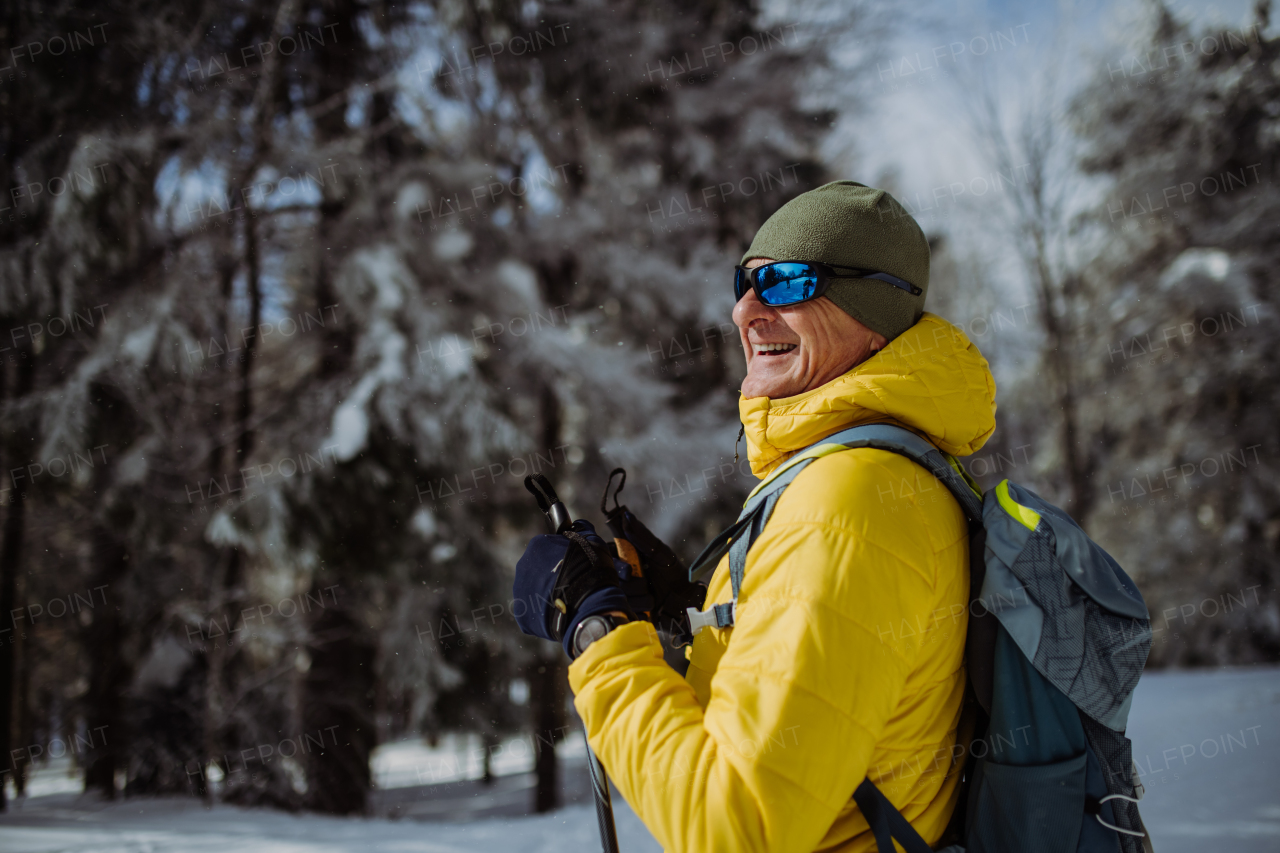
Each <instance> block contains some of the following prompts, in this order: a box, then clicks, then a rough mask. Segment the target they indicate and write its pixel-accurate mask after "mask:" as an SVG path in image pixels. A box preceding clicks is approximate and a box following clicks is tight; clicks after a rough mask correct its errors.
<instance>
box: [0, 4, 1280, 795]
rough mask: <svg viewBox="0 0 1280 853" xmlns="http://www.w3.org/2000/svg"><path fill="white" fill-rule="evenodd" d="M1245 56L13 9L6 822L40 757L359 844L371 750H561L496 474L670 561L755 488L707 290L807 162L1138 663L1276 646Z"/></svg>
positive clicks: (547, 659)
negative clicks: (878, 222)
mask: <svg viewBox="0 0 1280 853" xmlns="http://www.w3.org/2000/svg"><path fill="white" fill-rule="evenodd" d="M959 8H960V7H956V9H957V10H958V9H959ZM1064 10H1065V11H1064ZM944 33H945V35H944ZM956 33H961V34H962V35H959V36H957V35H956ZM1278 44H1280V43H1278V42H1277V39H1276V36H1275V30H1274V27H1273V26H1272V24H1271V20H1270V6H1269V4H1267V3H1260V4H1258V5H1257V6H1256V7H1254V8H1252V9H1247V10H1241V12H1240V20H1239V21H1237V22H1234V23H1232V24H1230V25H1227V24H1224V23H1222V22H1221V21H1217V20H1210V19H1207V18H1204V17H1202V16H1198V15H1197V14H1196V13H1195V11H1194V10H1187V9H1183V8H1178V9H1174V8H1171V7H1168V6H1165V5H1162V4H1160V3H1143V4H1139V5H1135V6H1132V7H1130V6H1125V5H1121V6H1119V7H1108V8H1106V9H1092V10H1089V9H1068V8H1067V7H1063V8H1061V9H1058V10H1057V11H1053V12H1044V11H1036V12H1028V13H1020V12H1018V11H1017V10H1016V9H1008V8H1005V7H1000V8H998V9H997V8H993V9H982V10H977V11H974V10H968V12H966V13H965V15H961V14H960V12H959V11H956V10H951V11H949V12H947V13H945V14H944V13H937V12H916V13H905V12H890V11H886V9H885V8H883V7H880V6H877V5H874V4H870V3H852V4H850V3H836V2H814V3H791V4H757V3H751V2H740V1H739V0H692V2H674V0H657V2H639V0H635V2H625V0H620V1H619V2H611V3H609V4H601V3H593V2H586V0H572V2H555V3H539V2H535V1H534V0H528V2H520V3H516V2H507V0H492V1H491V2H485V3H461V2H445V1H442V2H423V3H408V4H390V3H382V2H376V1H375V0H282V2H279V3H274V2H273V3H245V2H235V0H179V2H164V3H159V2H150V0H141V2H131V3H123V2H88V0H61V1H60V2H52V3H37V2H29V0H17V2H12V3H9V4H7V5H6V8H5V11H4V12H3V17H2V19H0V45H3V46H4V52H3V54H0V64H3V65H5V67H2V68H0V155H2V156H0V188H2V189H3V195H0V359H3V363H2V364H0V470H3V471H4V477H3V482H0V525H2V526H0V621H2V623H3V624H0V755H2V756H4V759H3V760H2V761H3V763H4V764H5V765H6V766H5V769H4V773H5V778H6V783H7V786H8V789H9V791H10V792H12V791H15V790H16V791H21V790H22V786H23V784H24V780H25V779H26V778H27V776H28V774H29V772H30V770H31V764H32V762H36V763H38V762H39V761H42V760H44V758H46V757H47V756H46V755H42V753H43V752H44V751H43V750H40V751H37V750H34V749H32V748H31V747H32V746H38V745H42V744H43V745H48V744H51V743H54V742H59V743H62V744H70V745H72V751H73V752H74V757H75V760H76V762H77V763H78V764H79V765H80V766H81V767H82V768H83V774H84V784H85V786H86V788H87V789H89V790H91V791H98V792H101V793H102V794H103V795H106V796H117V795H121V794H159V793H168V794H189V795H192V796H203V797H206V798H213V797H217V798H220V799H223V800H226V801H229V802H236V803H246V804H269V805H275V806H279V807H282V808H288V809H299V808H307V809H314V810H320V811H327V812H332V813H340V814H348V813H360V812H362V811H364V810H365V808H366V805H367V801H368V794H369V790H370V784H371V778H370V770H369V757H370V753H371V751H372V750H373V749H374V748H375V746H376V745H377V744H379V743H385V742H388V741H392V740H395V739H399V738H404V737H417V736H421V737H424V738H426V739H427V740H428V741H429V742H434V741H436V740H437V739H438V738H439V737H440V736H441V735H442V734H443V733H446V732H468V733H472V734H478V735H479V736H480V737H481V738H482V739H483V740H484V741H485V742H486V743H498V742H499V740H500V739H501V738H502V737H504V736H506V735H508V734H510V733H512V732H525V733H530V734H531V735H532V737H533V742H535V743H551V742H554V741H556V740H559V739H561V738H563V737H564V736H565V733H566V732H567V731H568V729H569V727H571V725H572V723H571V712H570V708H569V705H568V703H567V696H566V686H565V677H564V663H565V662H564V660H563V654H562V653H561V652H560V650H559V649H558V648H556V647H554V646H552V645H550V644H543V643H541V642H540V641H536V640H531V639H529V638H526V637H523V636H522V635H520V634H519V633H518V632H517V631H516V629H515V624H514V620H513V619H512V618H511V614H510V595H509V590H510V584H511V575H512V568H513V566H514V563H515V560H516V558H517V557H518V555H519V554H520V552H521V550H522V548H523V545H524V542H525V541H526V540H527V539H528V537H529V536H531V535H532V534H534V533H538V532H541V531H542V529H543V528H542V525H543V522H542V519H541V517H540V516H539V515H538V513H537V512H536V509H535V508H534V507H533V505H532V502H531V500H530V499H529V496H528V495H527V493H525V492H524V490H523V488H522V486H521V481H522V478H523V476H524V475H525V474H526V473H534V472H542V473H545V474H547V475H548V476H549V477H551V478H552V480H553V481H554V482H555V484H556V485H557V487H559V489H560V491H561V494H562V496H564V497H565V499H566V500H567V502H568V503H569V504H570V506H571V507H573V508H574V509H575V510H576V511H577V513H578V514H580V515H586V516H587V517H589V518H591V517H594V518H596V520H597V521H598V520H599V518H598V517H597V516H596V513H595V499H596V496H597V495H598V494H600V491H601V489H602V488H603V485H604V480H605V476H606V474H607V473H608V471H609V470H610V469H612V468H613V467H615V466H625V467H626V468H627V471H628V477H629V479H628V485H627V487H626V491H625V492H624V494H623V499H624V501H625V502H627V503H629V504H630V505H631V506H632V508H633V509H634V510H635V511H637V512H638V513H639V514H640V515H641V517H642V518H644V519H645V520H646V521H647V522H648V523H650V524H651V525H652V526H653V528H654V529H655V530H656V531H658V532H659V533H660V534H661V535H663V536H664V537H665V538H666V539H667V540H668V541H669V542H671V543H672V544H673V545H674V546H675V547H676V548H677V550H678V551H680V552H681V553H682V554H683V555H684V556H685V557H686V558H689V557H691V556H692V555H693V554H695V553H696V552H697V551H698V550H700V548H701V545H702V544H703V543H704V542H705V541H706V539H708V538H709V537H710V536H711V535H712V534H714V533H715V532H716V531H717V530H718V529H719V528H720V527H721V526H722V525H724V524H725V523H726V522H727V521H728V520H729V519H731V518H732V517H733V516H734V515H735V507H736V506H737V505H738V503H739V502H740V501H741V499H742V497H743V495H744V494H745V492H746V491H747V490H748V488H749V484H750V482H751V477H750V473H749V471H748V470H747V468H746V466H745V464H744V462H743V460H741V459H737V458H736V456H735V445H734V438H735V435H736V434H737V428H738V424H737V390H736V389H737V386H738V383H739V382H740V380H741V376H742V373H743V359H742V355H741V349H740V346H739V344H738V342H737V337H736V332H735V331H734V329H733V328H732V326H731V325H730V324H729V322H728V318H729V312H730V310H731V308H732V297H731V288H730V286H729V280H730V273H729V270H730V267H731V266H732V265H733V263H735V262H736V259H737V258H738V256H739V255H740V253H741V251H742V250H743V248H744V247H745V246H746V245H747V243H748V242H749V241H750V238H751V236H752V234H753V233H754V230H755V229H756V228H757V227H758V226H759V225H760V223H761V222H763V221H764V219H765V218H766V217H767V216H768V215H769V213H771V212H772V211H773V210H774V209H776V208H777V207H778V206H779V205H780V204H782V203H783V202H785V201H786V200H788V199H789V198H791V197H793V196H795V195H796V194H798V193H800V192H803V191H805V190H806V189H810V188H812V187H815V186H818V185H820V184H822V183H824V182H825V181H827V180H832V179H836V178H844V177H852V178H854V179H858V180H861V181H863V182H864V183H868V184H872V185H876V186H883V187H885V188H887V189H889V190H891V191H892V192H894V193H895V194H896V195H897V197H898V198H899V199H900V200H901V201H902V202H903V203H904V204H905V205H906V206H907V208H908V209H909V210H910V211H912V212H913V213H914V215H915V216H916V218H917V219H918V220H919V221H920V223H921V225H922V226H923V227H924V228H925V230H926V232H927V233H928V235H929V237H930V242H931V245H932V249H933V271H932V276H931V280H932V284H931V288H930V304H929V306H928V307H929V309H930V310H932V311H934V312H936V313H940V314H942V315H943V316H946V317H947V318H949V319H951V320H952V321H953V322H955V323H956V324H957V325H960V326H961V327H962V328H964V330H965V331H966V333H967V334H968V335H969V336H970V337H971V339H972V340H973V341H974V342H975V343H977V344H978V346H979V347H980V348H981V349H982V351H983V352H984V354H985V355H986V356H987V357H988V359H990V360H991V362H992V365H993V368H994V370H995V372H996V375H997V380H998V384H999V398H998V403H999V407H1000V410H999V429H998V430H997V432H996V434H995V436H994V438H993V439H992V441H991V442H990V443H989V445H988V446H987V447H986V448H984V449H983V451H982V452H981V453H980V454H978V455H977V456H975V457H973V458H970V459H968V460H966V465H967V467H968V468H969V470H970V471H971V472H972V473H973V474H974V476H975V477H976V478H977V479H978V480H979V481H980V482H981V483H983V484H984V485H985V486H988V487H990V486H993V485H994V484H995V483H997V482H998V481H999V480H1000V479H1003V478H1004V477H1011V478H1013V479H1016V480H1018V481H1019V482H1023V483H1026V484H1029V485H1031V486H1032V487H1034V488H1036V489H1037V490H1039V491H1041V492H1042V493H1043V494H1045V495H1046V496H1047V497H1049V498H1050V499H1052V500H1055V501H1056V502H1058V503H1060V504H1061V505H1063V506H1064V507H1065V508H1066V509H1068V510H1069V511H1070V512H1071V513H1072V514H1073V515H1074V516H1075V517H1076V518H1078V519H1080V520H1081V522H1082V523H1083V525H1084V526H1085V528H1086V529H1087V530H1088V531H1089V532H1090V533H1091V534H1092V535H1093V536H1094V537H1095V538H1096V539H1098V540H1099V541H1100V542H1101V543H1103V545H1104V546H1105V547H1107V548H1108V549H1109V550H1110V551H1111V553H1113V554H1114V555H1115V556H1116V557H1117V559H1118V560H1119V562H1120V563H1121V564H1122V565H1123V566H1124V567H1125V568H1126V569H1127V570H1128V571H1129V572H1130V574H1131V575H1133V577H1134V578H1135V580H1136V581H1137V582H1138V584H1139V586H1140V587H1141V589H1142V591H1143V593H1144V595H1145V596H1146V598H1147V601H1148V604H1149V606H1150V609H1151V611H1152V613H1153V626H1154V630H1155V644H1154V647H1153V650H1152V655H1151V660H1150V664H1149V665H1150V666H1152V667H1168V666H1182V667H1192V666H1223V665H1229V664H1248V663H1257V662H1275V661H1277V660H1280V607H1278V606H1277V602H1276V598H1275V587H1276V577H1277V570H1278V567H1280V490H1278V488H1277V482H1280V479H1278V478H1277V470H1276V468H1277V463H1276V459H1277V453H1278V452H1280V439H1278V438H1277V432H1276V429H1275V424H1276V423H1277V415H1278V414H1280V402H1278V401H1277V396H1276V393H1275V388H1276V385H1277V379H1278V378H1280V365H1278V364H1277V359H1278V357H1280V356H1278V355H1277V353H1278V352H1280V349H1278V348H1277V345H1276V344H1277V340H1276V338H1277V333H1276V319H1277V315H1276V307H1277V306H1276V295H1275V294H1276V285H1277V275H1278V274H1277V272H1276V270H1277V261H1278V260H1280V235H1278V234H1277V230H1278V229H1280V193H1278V192H1277V190H1276V186H1275V183H1274V176H1275V174H1276V168H1277V165H1278V162H1277V160H1278V156H1280V82H1278V74H1280V51H1278V47H1277V45H1278ZM941 104H946V105H948V109H944V108H943V107H941V106H939V105H941ZM1268 235H1270V236H1268ZM1268 388H1270V389H1271V390H1270V391H1268V390H1267V389H1268ZM285 739H296V741H297V742H298V743H303V744H311V745H315V744H316V743H319V744H320V745H321V746H323V749H318V748H303V749H300V750H299V751H298V752H297V754H296V755H292V756H282V757H279V758H278V760H274V761H263V762H261V764H260V766H257V767H255V772H254V773H243V772H236V770H235V761H234V759H233V758H232V759H229V758H228V756H235V755H237V754H238V753H240V752H241V751H242V750H244V749H246V748H256V747H257V745H260V744H264V743H277V742H282V741H283V740H285ZM486 754H487V753H486ZM538 755H539V757H538V773H539V785H538V787H537V794H536V797H537V799H536V803H535V805H536V807H537V808H538V809H540V810H545V809H548V808H552V807H554V806H555V790H556V786H555V777H556V764H555V751H554V750H551V749H541V750H540V751H539V754H538ZM0 790H2V789H0ZM0 796H2V795H0Z"/></svg>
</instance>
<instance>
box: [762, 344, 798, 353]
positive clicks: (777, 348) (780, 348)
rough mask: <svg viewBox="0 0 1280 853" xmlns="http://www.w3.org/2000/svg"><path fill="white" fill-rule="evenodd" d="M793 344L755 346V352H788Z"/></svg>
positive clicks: (792, 347) (794, 346)
mask: <svg viewBox="0 0 1280 853" xmlns="http://www.w3.org/2000/svg"><path fill="white" fill-rule="evenodd" d="M795 348H796V345H795V344H756V352H790V351H791V350H793V349H795Z"/></svg>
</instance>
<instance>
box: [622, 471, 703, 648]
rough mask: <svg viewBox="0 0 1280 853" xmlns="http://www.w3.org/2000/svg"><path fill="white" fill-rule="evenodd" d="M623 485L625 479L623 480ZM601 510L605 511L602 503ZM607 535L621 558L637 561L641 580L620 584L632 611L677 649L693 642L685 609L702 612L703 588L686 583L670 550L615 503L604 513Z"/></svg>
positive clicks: (686, 576)
mask: <svg viewBox="0 0 1280 853" xmlns="http://www.w3.org/2000/svg"><path fill="white" fill-rule="evenodd" d="M624 481H625V478H624ZM619 491H621V488H619ZM601 509H602V510H604V504H603V502H602V504H601ZM605 516H606V518H607V523H608V525H609V531H610V532H611V533H612V534H613V538H614V546H615V547H616V548H617V549H618V553H619V555H620V556H622V557H624V558H627V559H628V560H637V559H638V560H639V563H640V569H641V571H642V573H643V575H644V576H643V577H633V578H630V579H629V580H627V581H624V582H623V584H622V587H623V589H624V590H625V591H626V592H627V598H628V600H629V601H630V602H631V606H632V609H633V610H635V611H637V612H640V613H647V614H649V615H648V618H649V619H650V620H651V621H652V622H653V624H654V625H656V626H658V627H659V628H662V629H663V630H664V631H666V632H667V633H669V634H671V636H673V637H675V638H676V640H675V644H676V645H677V646H682V645H688V644H689V643H691V642H692V641H693V635H692V634H691V633H690V632H689V618H688V616H687V615H686V614H685V608H687V607H694V608H697V609H699V610H701V609H702V604H703V602H704V601H705V600H706V597H707V587H706V585H705V584H701V583H693V582H692V581H690V580H689V571H688V569H686V568H685V565H684V563H682V562H680V558H679V557H677V556H676V553H675V551H673V550H671V547H670V546H669V545H667V544H666V543H665V542H663V541H662V540H661V539H659V538H658V537H657V536H654V535H653V533H652V532H651V531H650V530H649V528H647V527H645V526H644V524H643V523H642V522H641V521H640V519H638V518H636V517H635V515H634V514H633V513H632V512H631V510H629V509H627V508H626V507H625V506H621V505H619V504H618V503H617V495H616V494H615V496H614V508H613V509H612V510H605Z"/></svg>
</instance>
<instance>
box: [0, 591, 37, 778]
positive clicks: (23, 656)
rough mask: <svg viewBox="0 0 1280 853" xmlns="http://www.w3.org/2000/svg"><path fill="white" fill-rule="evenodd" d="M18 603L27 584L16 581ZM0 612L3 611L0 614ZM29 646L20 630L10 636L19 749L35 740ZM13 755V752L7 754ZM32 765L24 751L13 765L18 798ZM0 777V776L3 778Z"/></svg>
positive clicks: (13, 727)
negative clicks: (32, 718)
mask: <svg viewBox="0 0 1280 853" xmlns="http://www.w3.org/2000/svg"><path fill="white" fill-rule="evenodd" d="M17 600H18V601H26V600H29V599H27V596H26V584H25V583H23V579H22V578H21V577H19V578H18V588H17ZM0 612H3V611H0ZM30 644H31V641H30V638H28V637H27V635H26V633H25V632H23V631H15V632H14V637H13V658H14V690H13V725H12V726H11V727H10V728H11V730H12V732H13V733H14V735H15V736H16V737H15V739H14V742H15V743H17V744H18V746H19V747H21V746H23V745H25V744H31V743H33V742H34V741H35V735H34V733H33V732H32V721H31V706H30V704H29V703H30V699H31V649H30V648H29V646H30ZM10 754H11V755H12V753H10ZM30 766H31V750H29V749H24V750H22V752H21V754H20V755H19V756H18V758H17V759H16V760H15V761H14V762H13V788H14V791H15V792H16V793H17V795H18V796H19V797H21V796H24V795H25V794H26V793H27V768H28V767H30ZM2 778H3V777H0V779H2Z"/></svg>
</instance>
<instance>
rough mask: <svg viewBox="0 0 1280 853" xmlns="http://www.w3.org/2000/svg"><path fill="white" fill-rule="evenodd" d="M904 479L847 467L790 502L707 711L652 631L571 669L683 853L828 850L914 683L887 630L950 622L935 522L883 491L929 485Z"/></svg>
mask: <svg viewBox="0 0 1280 853" xmlns="http://www.w3.org/2000/svg"><path fill="white" fill-rule="evenodd" d="M855 456H856V457H858V459H855V458H853V457H855ZM904 466H910V463H909V462H906V461H905V460H902V459H901V458H900V457H896V456H894V455H893V454H888V453H883V452H881V451H863V452H859V453H857V454H836V455H834V456H831V457H827V458H825V459H823V460H820V461H819V462H817V463H814V464H813V465H811V466H810V468H809V469H808V470H807V471H805V472H804V473H803V474H801V475H800V477H798V478H797V479H796V481H795V483H794V484H793V485H792V486H791V487H790V488H789V489H788V490H787V492H786V493H785V494H784V495H783V497H782V499H781V500H780V501H779V502H778V506H777V509H776V510H775V513H774V517H773V519H772V520H771V521H770V522H769V524H768V525H767V526H766V528H765V531H764V533H763V534H762V535H761V537H760V539H759V540H758V541H757V542H756V543H755V545H754V546H753V547H752V549H751V552H750V554H749V557H748V561H747V567H746V572H745V581H744V585H743V588H742V592H741V595H740V597H739V609H738V616H737V624H736V626H735V627H733V628H730V629H726V630H728V631H730V632H732V633H731V635H730V638H729V643H728V646H727V648H726V650H725V652H724V655H723V657H722V658H721V659H720V661H719V665H718V667H717V668H716V670H715V675H714V677H713V678H712V680H711V689H710V698H709V700H708V702H707V705H706V708H705V710H704V709H703V707H702V706H701V705H700V704H699V702H698V700H697V698H696V696H695V693H694V690H693V688H692V687H691V686H690V685H689V684H688V683H686V682H685V681H684V680H683V679H682V678H681V677H680V676H679V675H678V674H677V673H675V672H674V671H673V670H672V669H670V668H669V667H668V666H667V665H666V664H665V663H664V662H663V659H662V652H661V647H660V646H659V644H658V641H657V638H656V635H655V634H654V633H653V629H652V628H651V626H649V625H648V624H647V623H637V624H632V625H627V626H624V627H623V628H621V629H619V630H617V631H615V632H613V633H612V634H611V635H609V636H608V637H606V638H604V639H602V640H600V641H599V642H597V643H594V644H593V645H592V646H591V648H589V649H588V650H587V652H586V653H585V654H583V655H582V657H581V658H579V659H578V660H577V661H575V662H574V664H573V665H572V666H571V667H570V670H569V676H570V683H571V685H572V687H573V690H574V692H575V694H576V698H575V702H576V705H577V708H578V711H579V713H580V714H581V715H582V718H583V720H584V721H585V724H586V728H587V735H588V740H589V741H590V743H591V745H592V747H593V748H594V749H595V750H596V751H597V753H598V754H599V756H600V757H601V760H602V761H603V762H604V764H605V767H606V768H607V769H608V771H609V773H610V776H611V778H612V779H613V781H614V783H615V784H616V785H617V786H618V789H619V790H620V791H621V792H622V794H623V796H624V797H626V799H627V802H628V803H630V804H631V805H632V807H633V808H634V809H635V810H636V812H637V813H638V814H639V815H640V817H641V819H642V820H643V821H644V822H645V824H646V825H647V826H648V827H649V829H650V831H651V832H652V833H653V834H654V836H655V837H656V838H657V839H658V841H659V842H661V843H662V844H663V845H664V847H665V848H666V849H667V850H668V851H679V852H680V853H683V851H689V853H704V851H720V850H732V851H753V850H761V851H763V850H787V851H807V850H813V849H814V848H815V847H816V846H818V844H819V842H820V841H821V840H822V839H823V836H824V834H825V833H826V832H827V830H828V828H829V827H830V826H831V825H832V822H833V821H834V820H835V819H836V817H837V815H838V814H839V813H840V811H841V809H842V808H844V807H845V806H846V805H847V804H848V802H849V799H850V795H851V794H852V791H853V789H854V788H855V787H856V786H857V784H858V783H859V782H860V781H861V780H862V779H863V777H864V776H866V774H867V770H868V763H869V762H870V760H871V755H872V752H873V749H874V748H875V745H876V741H877V738H878V736H879V735H880V733H881V731H882V729H883V728H884V727H885V725H886V721H887V720H888V719H889V718H890V716H891V715H892V714H893V713H894V712H895V709H896V708H897V706H898V702H899V698H900V697H901V696H902V694H903V688H904V683H905V681H906V678H907V675H908V673H909V671H910V670H911V667H912V661H911V660H908V659H907V657H906V655H907V654H908V652H906V651H904V649H903V648H902V647H901V645H900V644H895V643H886V642H884V637H885V635H886V629H885V626H893V625H896V624H899V622H900V621H901V620H903V619H907V620H916V619H918V618H921V616H922V615H923V616H925V617H927V615H928V613H929V610H930V608H932V607H933V606H934V601H933V596H932V574H931V573H932V571H933V557H934V553H933V550H932V548H931V546H930V543H929V537H928V536H922V535H919V532H918V531H919V528H917V527H916V525H917V524H919V523H920V522H921V520H922V519H921V518H920V516H919V513H920V512H922V511H923V510H921V508H920V507H914V509H911V508H909V510H908V512H906V513H897V514H886V513H885V512H884V510H885V508H886V502H885V499H884V488H885V487H884V484H885V483H887V482H892V481H895V480H894V478H896V477H899V476H901V475H902V474H903V473H904V472H906V473H908V474H911V476H914V473H912V469H911V468H904ZM877 508H878V509H877ZM951 509H952V512H953V513H954V512H958V510H956V509H955V508H954V507H952V508H951ZM909 530H915V531H916V535H906V531H909ZM727 571H728V568H727V564H726V563H722V564H721V565H720V566H719V567H718V569H717V573H719V572H727ZM720 586H724V585H723V584H720ZM715 588H716V585H714V584H713V590H714V589H715ZM727 598H728V594H727V592H726V593H725V594H724V595H723V599H727ZM708 630H714V629H708ZM864 825H865V824H864Z"/></svg>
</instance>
